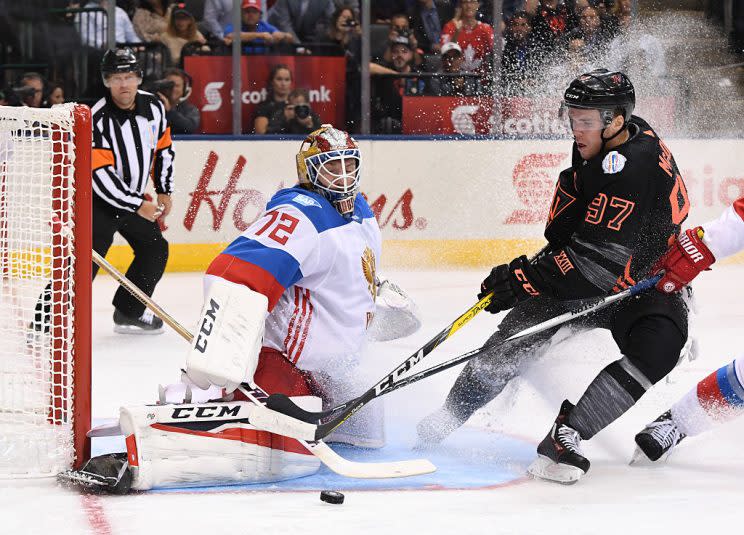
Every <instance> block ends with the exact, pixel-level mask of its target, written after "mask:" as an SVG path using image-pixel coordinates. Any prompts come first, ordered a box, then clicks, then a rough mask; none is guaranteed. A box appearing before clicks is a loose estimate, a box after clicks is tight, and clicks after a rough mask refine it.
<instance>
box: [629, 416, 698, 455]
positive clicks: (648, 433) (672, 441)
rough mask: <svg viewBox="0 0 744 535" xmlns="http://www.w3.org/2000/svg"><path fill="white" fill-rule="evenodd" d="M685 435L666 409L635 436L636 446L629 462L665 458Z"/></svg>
mask: <svg viewBox="0 0 744 535" xmlns="http://www.w3.org/2000/svg"><path fill="white" fill-rule="evenodd" d="M685 436H687V435H685V434H684V433H682V431H680V430H679V427H677V424H675V423H674V420H672V412H671V411H666V412H665V413H664V414H662V415H661V416H659V417H658V418H657V419H656V420H654V421H653V422H651V423H650V424H646V427H644V428H643V430H642V431H641V432H640V433H638V434H637V435H636V436H635V441H636V444H637V445H638V447H637V448H636V451H635V453H634V454H633V460H632V461H631V462H630V464H643V462H644V461H646V460H648V461H652V462H656V461H658V460H659V459H661V458H662V457H663V458H664V460H665V459H666V458H667V457H669V455H671V453H672V448H674V446H676V445H677V444H679V443H680V442H682V439H683V438H685ZM644 457H645V458H644Z"/></svg>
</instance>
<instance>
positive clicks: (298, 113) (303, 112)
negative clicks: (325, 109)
mask: <svg viewBox="0 0 744 535" xmlns="http://www.w3.org/2000/svg"><path fill="white" fill-rule="evenodd" d="M311 111H312V110H311V109H310V105H309V104H296V105H295V107H294V112H295V117H297V118H298V119H307V118H308V117H310V112H311Z"/></svg>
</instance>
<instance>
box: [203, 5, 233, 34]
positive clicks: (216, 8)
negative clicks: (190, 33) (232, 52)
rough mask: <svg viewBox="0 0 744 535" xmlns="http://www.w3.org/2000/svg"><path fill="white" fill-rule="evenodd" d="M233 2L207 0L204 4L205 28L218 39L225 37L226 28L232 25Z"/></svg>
mask: <svg viewBox="0 0 744 535" xmlns="http://www.w3.org/2000/svg"><path fill="white" fill-rule="evenodd" d="M232 5H233V0H206V2H205V3H204V26H205V28H206V30H207V31H208V32H209V33H211V34H212V35H213V36H215V37H216V38H218V39H223V38H224V37H225V27H226V26H227V25H228V24H230V25H232Z"/></svg>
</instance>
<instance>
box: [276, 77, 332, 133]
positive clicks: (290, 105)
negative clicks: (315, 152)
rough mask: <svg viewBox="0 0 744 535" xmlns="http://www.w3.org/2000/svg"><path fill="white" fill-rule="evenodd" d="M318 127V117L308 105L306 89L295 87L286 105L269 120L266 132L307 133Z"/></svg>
mask: <svg viewBox="0 0 744 535" xmlns="http://www.w3.org/2000/svg"><path fill="white" fill-rule="evenodd" d="M318 128H320V117H318V115H317V114H316V113H315V112H313V110H312V108H311V107H310V94H309V93H308V91H307V89H301V88H298V89H295V90H294V91H292V92H291V93H290V94H289V97H288V98H287V105H286V106H284V108H283V109H281V110H277V111H276V112H275V113H274V115H273V116H272V117H271V119H270V120H269V126H268V128H267V130H266V133H267V134H309V133H310V132H314V131H315V130H317V129H318Z"/></svg>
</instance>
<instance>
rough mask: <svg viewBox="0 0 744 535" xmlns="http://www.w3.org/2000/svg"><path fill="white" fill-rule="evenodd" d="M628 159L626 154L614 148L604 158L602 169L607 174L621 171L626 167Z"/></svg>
mask: <svg viewBox="0 0 744 535" xmlns="http://www.w3.org/2000/svg"><path fill="white" fill-rule="evenodd" d="M626 161H628V159H627V158H626V157H625V156H623V155H622V154H620V153H619V152H617V151H616V150H613V151H612V152H610V153H608V154H607V156H605V157H604V160H602V169H603V170H604V172H605V174H608V175H611V174H613V173H619V172H620V171H622V170H623V167H625V162H626Z"/></svg>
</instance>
